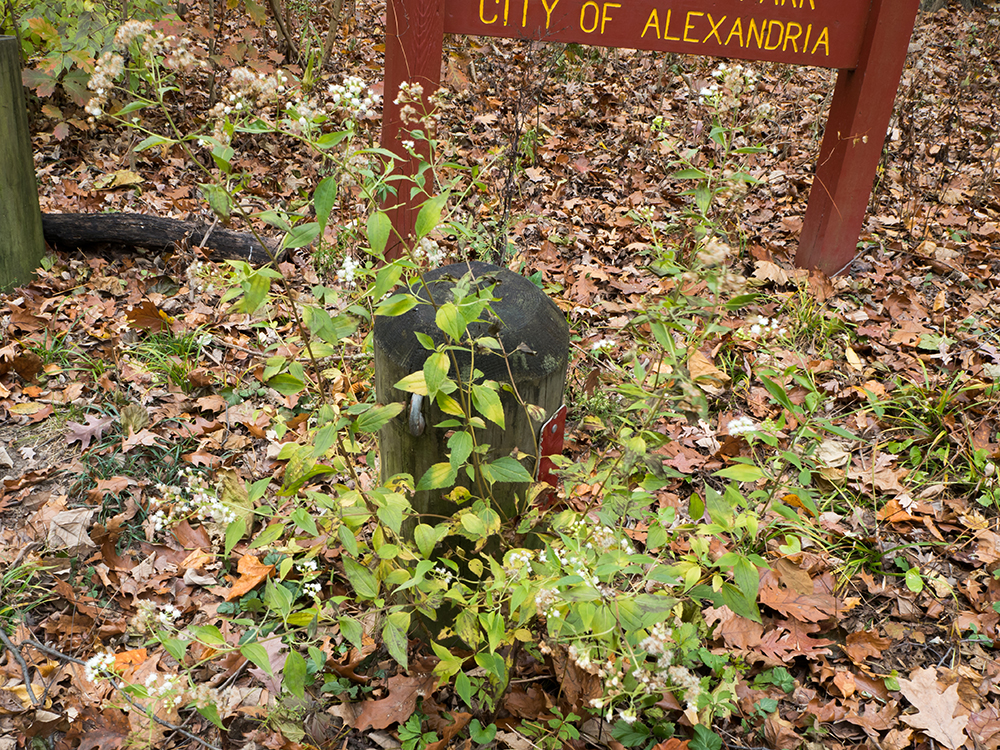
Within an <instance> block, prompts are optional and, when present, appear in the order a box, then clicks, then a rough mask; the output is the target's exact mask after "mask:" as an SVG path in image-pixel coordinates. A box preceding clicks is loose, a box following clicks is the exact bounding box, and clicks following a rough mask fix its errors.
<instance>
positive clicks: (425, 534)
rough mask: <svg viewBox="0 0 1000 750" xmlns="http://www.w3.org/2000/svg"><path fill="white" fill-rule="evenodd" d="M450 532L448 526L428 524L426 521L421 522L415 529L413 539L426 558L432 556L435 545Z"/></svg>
mask: <svg viewBox="0 0 1000 750" xmlns="http://www.w3.org/2000/svg"><path fill="white" fill-rule="evenodd" d="M447 533H448V528H447V527H435V526H428V525H427V524H426V523H419V524H417V527H416V528H415V529H414V530H413V539H414V541H415V542H416V543H417V549H419V550H420V554H421V555H423V556H424V557H425V558H430V556H431V553H432V552H433V551H434V546H435V545H436V544H437V543H438V542H440V541H441V539H442V538H444V536H445V535H446V534H447Z"/></svg>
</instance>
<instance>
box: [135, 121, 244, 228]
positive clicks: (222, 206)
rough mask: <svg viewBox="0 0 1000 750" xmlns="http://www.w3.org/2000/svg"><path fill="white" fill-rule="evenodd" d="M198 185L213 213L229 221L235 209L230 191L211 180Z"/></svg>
mask: <svg viewBox="0 0 1000 750" xmlns="http://www.w3.org/2000/svg"><path fill="white" fill-rule="evenodd" d="M147 140H148V139H147ZM198 187H199V188H201V194H202V195H203V196H205V200H207V201H208V207H209V208H211V209H212V213H214V214H215V215H216V216H218V217H219V218H220V219H222V220H223V221H229V217H230V215H231V214H232V211H233V199H232V197H231V196H230V195H229V193H228V192H226V190H225V189H224V188H221V187H219V186H218V185H216V184H214V183H211V182H200V183H198Z"/></svg>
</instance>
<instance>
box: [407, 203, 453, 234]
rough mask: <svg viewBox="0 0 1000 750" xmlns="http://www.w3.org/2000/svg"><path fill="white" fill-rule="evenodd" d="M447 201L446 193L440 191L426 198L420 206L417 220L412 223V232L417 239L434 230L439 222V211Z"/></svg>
mask: <svg viewBox="0 0 1000 750" xmlns="http://www.w3.org/2000/svg"><path fill="white" fill-rule="evenodd" d="M447 202H448V194H447V193H442V194H441V195H435V196H434V197H433V198H429V199H427V200H426V201H425V202H424V205H423V206H421V207H420V213H418V214H417V221H416V224H415V225H414V232H415V233H416V235H417V239H418V240H420V239H423V238H424V237H426V236H427V235H428V234H430V233H431V232H432V231H434V228H435V227H437V225H438V224H439V223H440V222H441V212H442V211H443V210H444V206H445V204H446V203H447Z"/></svg>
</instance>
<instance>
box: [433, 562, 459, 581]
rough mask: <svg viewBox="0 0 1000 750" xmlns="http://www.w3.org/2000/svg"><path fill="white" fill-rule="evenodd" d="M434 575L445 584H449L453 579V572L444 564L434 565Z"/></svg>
mask: <svg viewBox="0 0 1000 750" xmlns="http://www.w3.org/2000/svg"><path fill="white" fill-rule="evenodd" d="M434 575H436V576H437V577H438V578H439V579H440V580H441V581H443V582H444V584H445V585H446V586H450V585H451V582H452V581H454V580H455V574H454V573H453V572H452V571H451V570H450V569H448V568H446V567H445V566H444V565H435V566H434Z"/></svg>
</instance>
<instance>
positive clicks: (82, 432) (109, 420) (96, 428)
mask: <svg viewBox="0 0 1000 750" xmlns="http://www.w3.org/2000/svg"><path fill="white" fill-rule="evenodd" d="M114 421H115V420H114V418H113V417H95V416H94V415H93V414H88V415H87V423H86V424H80V423H79V422H66V426H67V427H69V432H68V433H67V435H66V445H72V444H73V443H75V442H77V441H79V442H80V449H81V450H87V448H89V447H90V441H91V440H100V439H101V438H102V437H104V431H105V430H107V429H108V427H110V426H111V425H112V424H113V423H114Z"/></svg>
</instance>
